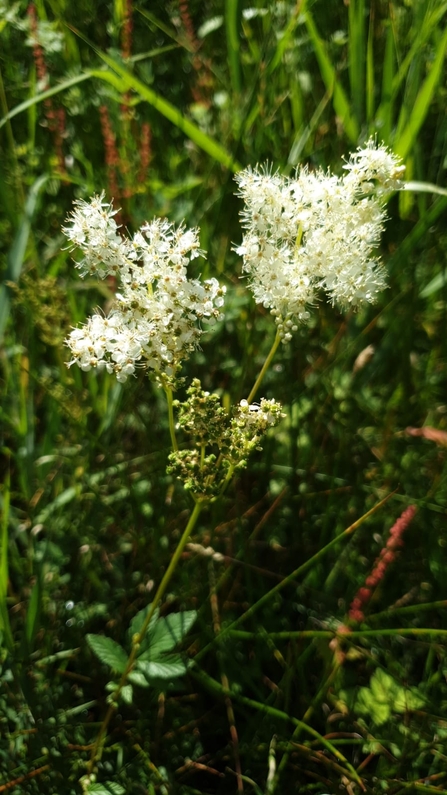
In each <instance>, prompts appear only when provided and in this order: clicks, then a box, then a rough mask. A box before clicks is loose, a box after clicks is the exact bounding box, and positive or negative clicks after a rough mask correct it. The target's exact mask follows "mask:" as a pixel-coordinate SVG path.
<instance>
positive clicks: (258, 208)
mask: <svg viewBox="0 0 447 795" xmlns="http://www.w3.org/2000/svg"><path fill="white" fill-rule="evenodd" d="M344 169H345V170H346V173H345V174H344V175H343V176H341V177H337V176H334V175H332V174H330V173H326V172H323V171H316V172H311V171H309V170H308V169H307V168H302V169H300V170H298V171H297V173H296V175H295V176H294V177H293V178H288V177H284V176H281V175H280V174H278V173H270V172H269V170H268V169H267V168H264V169H254V170H252V169H251V168H247V169H245V170H244V171H241V172H240V173H239V174H237V175H236V181H237V183H238V185H239V195H240V196H241V197H242V198H243V200H244V203H245V208H244V210H243V212H242V225H243V227H244V228H245V230H246V233H245V234H244V237H243V240H242V245H240V246H238V247H237V248H236V252H237V253H238V254H240V255H241V256H242V258H243V270H244V272H245V273H247V274H248V276H249V279H250V286H251V289H252V291H253V295H254V298H255V300H256V302H257V303H261V304H263V305H264V306H265V307H266V308H267V309H270V310H271V313H272V314H273V315H274V316H275V318H276V323H277V325H278V329H279V332H280V334H281V336H282V338H283V341H285V342H287V341H288V340H290V338H291V332H292V331H295V330H296V329H297V325H296V324H297V322H299V321H302V320H306V319H307V318H308V317H309V313H308V310H307V305H308V304H311V303H313V302H315V300H316V298H317V295H318V291H319V290H320V289H324V290H326V292H327V293H328V294H329V297H330V299H331V300H332V302H333V303H338V304H340V305H341V306H342V307H354V308H355V307H358V306H359V305H361V304H362V303H364V302H373V301H374V300H375V298H376V296H377V294H378V293H379V291H380V290H382V289H383V288H384V287H385V275H384V271H383V268H382V267H381V265H380V263H379V262H378V260H377V258H375V257H374V256H372V254H373V250H374V248H375V247H376V246H377V244H378V242H379V239H380V233H381V231H382V226H383V220H384V218H385V209H384V207H383V205H382V204H381V203H380V201H379V199H378V198H377V197H378V196H380V195H382V194H384V193H386V192H389V191H391V190H396V189H398V188H399V187H401V183H400V181H399V177H400V175H401V174H402V171H403V167H402V166H400V165H399V160H398V158H397V157H396V156H395V155H393V154H392V153H391V152H389V151H388V150H387V149H386V147H385V146H379V147H376V145H375V144H374V142H373V141H369V142H368V143H367V144H366V146H365V147H363V148H359V149H358V151H357V152H355V153H354V154H353V155H352V156H351V158H350V160H349V162H348V163H347V164H346V165H345V166H344Z"/></svg>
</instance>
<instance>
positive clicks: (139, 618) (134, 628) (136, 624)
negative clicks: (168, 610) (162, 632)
mask: <svg viewBox="0 0 447 795" xmlns="http://www.w3.org/2000/svg"><path fill="white" fill-rule="evenodd" d="M151 607H152V603H151V604H149V605H146V607H143V609H142V610H140V611H139V613H137V614H136V616H134V617H133V619H132V621H131V622H130V627H129V630H128V633H127V634H128V638H129V641H130V642H132V638H133V636H134V635H138V634H139V633H140V632H141V627H142V626H143V624H144V621H145V619H146V616H147V614H148V612H149V610H150V609H151ZM159 615H160V611H159V609H158V607H157V609H156V610H155V612H154V615H153V616H152V618H151V620H150V622H149V628H148V632H150V631H151V629H152V628H153V627H154V626H155V624H156V622H157V619H158V616H159ZM146 637H147V636H146ZM144 645H145V646H146V643H145V644H144Z"/></svg>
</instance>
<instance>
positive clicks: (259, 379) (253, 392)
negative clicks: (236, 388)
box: [247, 331, 281, 403]
mask: <svg viewBox="0 0 447 795" xmlns="http://www.w3.org/2000/svg"><path fill="white" fill-rule="evenodd" d="M280 342H281V336H280V334H279V331H277V332H276V337H275V339H274V342H273V345H272V347H271V348H270V353H269V354H268V356H267V358H266V360H265V362H264V364H263V365H262V370H261V372H260V373H259V375H258V377H257V379H256V381H255V385H254V387H253V389H252V390H251V392H250V394H249V396H248V398H247V402H248V403H251V402H252V400H253V398H254V397H255V395H256V392H257V391H258V389H259V387H260V386H261V383H262V380H263V378H264V376H265V374H266V372H267V370H268V369H269V367H270V364H271V361H272V359H273V357H274V355H275V353H276V351H277V349H278V345H279V343H280Z"/></svg>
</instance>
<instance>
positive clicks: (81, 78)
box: [0, 72, 93, 129]
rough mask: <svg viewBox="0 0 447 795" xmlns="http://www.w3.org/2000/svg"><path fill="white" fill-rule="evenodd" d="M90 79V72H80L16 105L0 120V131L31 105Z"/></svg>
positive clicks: (91, 75)
mask: <svg viewBox="0 0 447 795" xmlns="http://www.w3.org/2000/svg"><path fill="white" fill-rule="evenodd" d="M91 77H93V73H92V72H82V74H80V75H76V77H70V79H69V80H64V82H63V83H58V84H57V86H53V88H49V89H48V90H47V91H42V92H41V93H40V94H34V96H32V97H30V98H29V99H26V100H25V102H21V103H20V105H16V107H15V108H13V109H12V110H10V111H9V113H7V114H5V116H3V118H1V119H0V129H1V128H2V127H3V126H4V125H5V124H6V123H7V122H8V121H9V120H10V119H13V118H14V116H18V115H19V114H20V113H23V112H24V111H25V110H28V108H30V107H31V106H32V105H37V104H38V103H39V102H43V101H44V100H45V99H48V98H49V97H54V95H55V94H60V93H61V91H66V90H67V88H71V87H72V86H75V85H77V84H78V83H82V82H83V81H84V80H90V79H91Z"/></svg>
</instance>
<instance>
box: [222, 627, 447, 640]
mask: <svg viewBox="0 0 447 795" xmlns="http://www.w3.org/2000/svg"><path fill="white" fill-rule="evenodd" d="M226 634H228V635H230V637H232V638H238V639H239V640H255V639H256V638H258V639H259V632H246V631H245V630H242V629H231V628H229V629H228V630H226ZM394 635H395V636H400V637H402V638H405V637H409V638H411V637H421V636H424V635H428V636H429V637H436V636H439V637H445V636H446V635H447V629H429V628H425V627H402V628H397V629H349V630H348V629H346V630H343V632H337V630H336V629H315V630H314V629H305V630H303V631H299V630H298V631H290V632H287V631H285V632H269V633H268V637H269V638H270V640H302V639H305V638H312V639H315V638H338V639H339V640H346V639H348V638H349V639H350V638H380V637H382V636H383V637H386V636H391V637H393V636H394Z"/></svg>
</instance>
